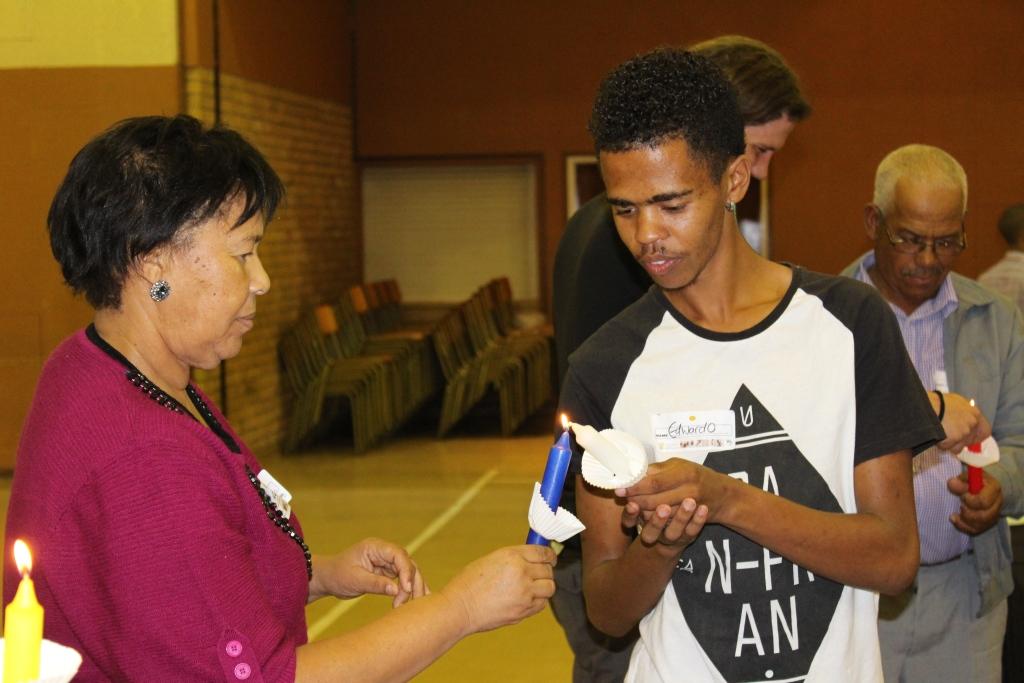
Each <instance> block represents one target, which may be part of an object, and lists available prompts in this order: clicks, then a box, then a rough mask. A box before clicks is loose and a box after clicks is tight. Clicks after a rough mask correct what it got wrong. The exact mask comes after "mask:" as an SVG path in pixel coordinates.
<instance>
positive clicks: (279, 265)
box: [185, 68, 362, 455]
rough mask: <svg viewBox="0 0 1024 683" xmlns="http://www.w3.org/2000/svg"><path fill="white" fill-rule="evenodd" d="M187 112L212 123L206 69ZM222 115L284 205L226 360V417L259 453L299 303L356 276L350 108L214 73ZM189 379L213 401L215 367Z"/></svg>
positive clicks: (279, 392)
mask: <svg viewBox="0 0 1024 683" xmlns="http://www.w3.org/2000/svg"><path fill="white" fill-rule="evenodd" d="M185 102H186V107H185V109H186V111H187V112H188V113H189V114H191V115H192V116H195V117H197V118H200V119H202V120H204V121H207V122H212V121H213V114H214V104H213V75H212V72H211V71H210V70H208V69H202V68H188V69H186V72H185ZM221 120H222V121H223V122H224V124H225V125H228V126H230V127H231V128H233V129H235V130H237V131H238V132H240V133H241V134H242V135H244V136H245V137H246V138H247V139H248V140H249V141H250V142H252V143H253V144H254V145H255V146H256V147H257V148H258V149H259V150H260V151H261V152H262V153H263V154H264V155H265V156H266V157H267V159H268V160H269V161H270V164H271V165H272V166H273V167H274V170H276V171H277V173H278V174H279V175H280V176H281V179H282V180H283V181H284V184H285V187H286V188H287V193H288V194H287V198H286V200H285V205H284V206H283V207H282V208H281V209H280V210H279V211H278V213H277V216H276V217H275V218H274V221H273V223H271V225H270V226H268V229H267V233H266V235H265V237H264V240H263V243H262V244H261V245H260V258H261V259H262V261H263V265H264V267H265V268H266V269H267V272H268V273H269V274H270V278H271V282H272V285H271V289H270V292H269V293H268V294H266V295H265V296H263V297H262V298H260V299H259V301H258V303H257V307H258V314H257V319H256V327H255V328H254V329H253V330H252V331H251V332H249V333H248V334H247V335H246V337H245V343H244V345H243V346H242V352H241V353H240V354H239V355H238V356H237V357H236V358H233V359H231V360H229V361H228V362H227V388H228V398H227V403H228V406H227V407H228V416H229V418H230V420H231V424H232V426H233V427H234V428H235V429H236V430H237V431H238V432H239V434H240V435H241V436H242V438H243V439H245V441H246V443H247V444H248V445H249V446H250V447H251V448H252V449H253V450H254V451H255V452H256V453H257V455H261V454H267V453H270V452H274V451H276V450H277V449H278V447H279V444H280V438H281V434H282V433H283V428H284V421H285V419H286V416H287V410H288V409H289V408H290V400H291V397H290V395H289V393H288V390H287V388H286V384H285V383H284V382H283V377H282V375H281V372H280V365H279V362H278V358H277V341H278V338H279V336H280V333H281V331H282V330H284V329H285V328H287V327H288V326H289V325H291V324H292V323H293V322H294V321H295V320H296V319H297V317H298V315H299V313H300V311H302V310H304V309H305V308H307V307H309V306H312V305H315V304H318V303H321V302H326V301H331V300H334V299H336V298H338V297H339V296H340V295H341V293H342V292H343V291H344V290H345V289H346V288H347V287H349V286H350V285H352V284H353V283H355V282H358V281H359V279H360V277H361V272H362V270H361V261H362V246H361V242H360V227H359V224H358V222H357V216H356V213H355V197H356V188H355V182H356V176H355V168H354V164H353V161H352V112H351V108H350V107H349V106H347V105H341V104H338V103H336V102H332V101H328V100H321V99H316V98H312V97H307V96H305V95H299V94H296V93H293V92H290V91H287V90H283V89H281V88H277V87H273V86H268V85H265V84H262V83H258V82H255V81H251V80H247V79H243V78H239V77H236V76H231V75H227V74H222V75H221ZM195 380H196V382H197V383H198V384H199V385H200V386H201V387H202V388H203V390H204V391H206V392H207V393H208V394H209V395H210V396H211V398H213V399H214V400H215V401H218V400H219V396H220V393H219V392H220V386H219V372H218V371H217V370H213V371H197V372H196V375H195Z"/></svg>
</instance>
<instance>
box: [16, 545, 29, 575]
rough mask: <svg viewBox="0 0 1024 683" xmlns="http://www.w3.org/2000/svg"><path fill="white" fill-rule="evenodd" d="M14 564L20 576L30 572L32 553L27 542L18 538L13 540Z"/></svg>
mask: <svg viewBox="0 0 1024 683" xmlns="http://www.w3.org/2000/svg"><path fill="white" fill-rule="evenodd" d="M14 564H16V565H17V567H18V573H19V574H21V575H22V576H25V575H26V574H31V573H32V553H31V552H29V549H28V544H27V543H25V541H23V540H21V539H20V538H19V539H17V540H16V541H14Z"/></svg>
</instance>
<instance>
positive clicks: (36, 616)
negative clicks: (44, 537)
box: [3, 538, 43, 683]
mask: <svg viewBox="0 0 1024 683" xmlns="http://www.w3.org/2000/svg"><path fill="white" fill-rule="evenodd" d="M14 561H15V563H16V564H17V565H18V571H19V572H21V583H19V584H18V592H17V593H15V595H14V599H13V600H11V602H10V604H9V605H7V609H6V610H4V678H3V680H4V683H23V682H24V681H34V680H36V679H37V678H39V651H40V649H41V648H42V646H43V606H42V605H40V604H39V601H38V600H36V589H35V586H34V585H33V584H32V577H31V572H32V554H31V553H30V552H29V550H28V546H27V545H26V544H25V542H24V541H22V540H21V539H20V538H19V539H18V540H16V541H15V542H14Z"/></svg>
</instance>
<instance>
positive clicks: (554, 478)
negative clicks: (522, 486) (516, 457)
mask: <svg viewBox="0 0 1024 683" xmlns="http://www.w3.org/2000/svg"><path fill="white" fill-rule="evenodd" d="M571 459H572V450H571V449H570V447H569V430H568V429H566V430H565V431H564V432H562V436H560V437H558V441H556V442H555V443H554V444H553V445H552V446H551V450H549V451H548V464H547V466H546V467H545V468H544V479H543V480H542V481H541V483H540V495H541V496H542V497H543V498H544V501H545V502H546V503H547V504H548V507H549V508H551V510H552V511H554V510H557V509H558V502H559V501H560V500H561V499H562V487H563V486H565V474H566V472H568V471H569V460H571ZM526 542H527V543H529V544H530V545H551V541H549V540H548V539H546V538H544V537H543V536H541V535H540V534H538V533H537V532H536V531H534V530H533V529H530V533H529V534H527V536H526Z"/></svg>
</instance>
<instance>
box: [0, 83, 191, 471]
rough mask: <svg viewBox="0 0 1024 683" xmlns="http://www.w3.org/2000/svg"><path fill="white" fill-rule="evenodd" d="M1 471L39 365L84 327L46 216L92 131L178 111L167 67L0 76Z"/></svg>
mask: <svg viewBox="0 0 1024 683" xmlns="http://www.w3.org/2000/svg"><path fill="white" fill-rule="evenodd" d="M0 92H4V93H12V94H16V95H15V96H12V97H6V98H4V104H3V105H2V106H0V149H2V150H3V152H2V153H0V198H2V199H0V225H2V226H3V232H4V240H3V243H4V246H3V249H0V339H2V340H3V341H2V347H0V377H2V386H3V390H2V391H0V469H9V468H10V467H12V466H13V463H14V452H15V447H16V445H17V439H18V431H19V430H20V428H21V423H22V421H23V420H24V416H25V412H26V410H27V409H28V404H29V400H30V399H31V396H32V391H33V389H34V387H35V383H36V378H37V377H38V375H39V370H40V369H41V367H42V363H43V361H44V360H45V359H46V356H47V355H49V353H50V351H51V350H52V349H53V347H54V346H56V345H57V343H58V342H59V341H60V340H61V339H63V338H64V337H65V336H67V335H68V334H69V333H70V332H72V331H73V330H75V329H77V328H79V327H82V326H83V325H84V324H85V323H87V322H88V321H89V319H90V318H91V314H92V311H91V309H90V308H89V307H88V305H87V304H85V303H84V301H83V300H81V299H76V298H73V297H72V296H71V293H70V292H69V290H68V289H67V288H66V287H65V286H64V285H63V284H62V279H61V275H60V270H59V268H58V267H57V265H56V263H55V262H54V260H53V256H52V255H51V254H50V243H49V240H48V237H47V234H46V212H47V210H48V209H49V206H50V200H51V199H52V198H53V193H54V190H56V188H57V184H58V183H59V182H60V180H61V178H63V176H64V172H65V171H66V170H67V166H68V163H69V162H70V161H71V157H72V156H73V155H74V153H75V152H76V151H78V149H79V148H80V147H81V146H82V145H83V144H85V142H86V141H88V140H89V139H90V138H92V137H93V136H94V135H95V134H96V133H97V132H98V131H100V130H102V129H104V128H106V127H107V126H109V125H110V124H111V123H113V122H114V121H117V120H118V119H122V118H125V117H127V116H136V115H139V114H153V113H164V114H173V113H174V112H176V111H178V108H179V102H180V100H179V97H180V88H179V83H178V69H177V68H176V67H147V68H74V69H7V70H4V69H0Z"/></svg>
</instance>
